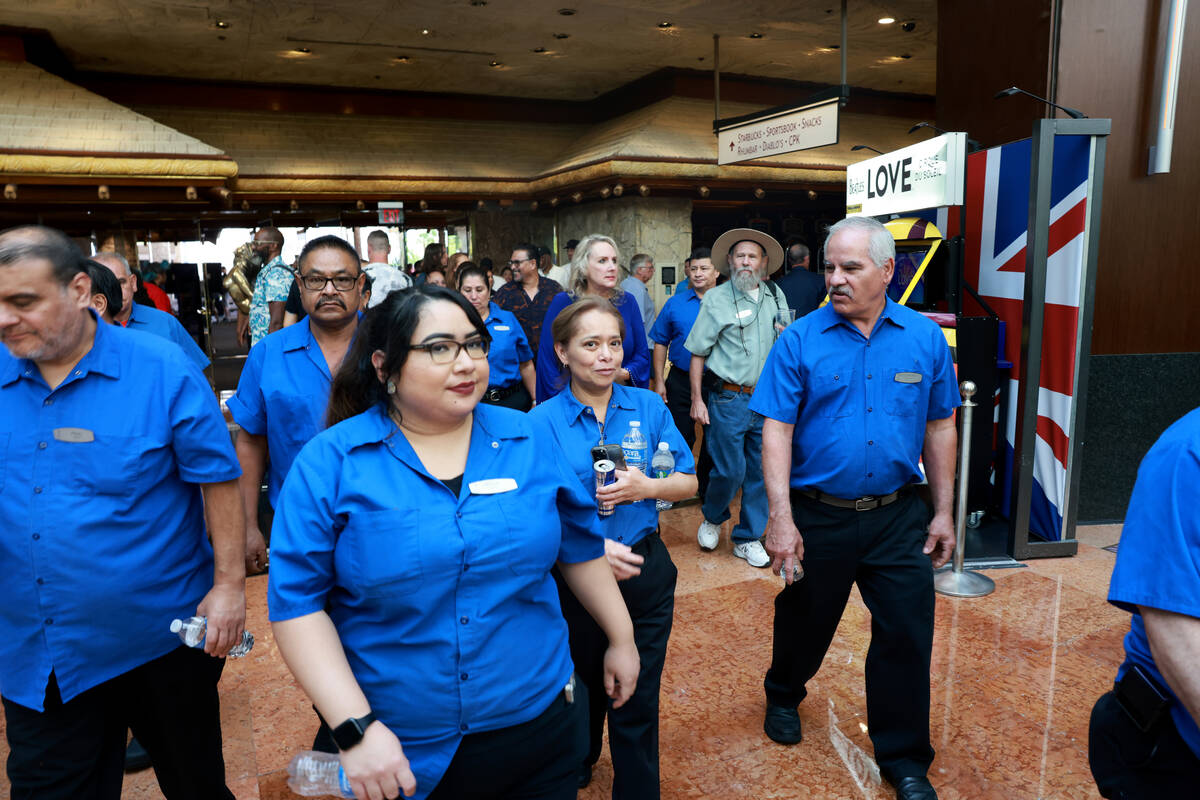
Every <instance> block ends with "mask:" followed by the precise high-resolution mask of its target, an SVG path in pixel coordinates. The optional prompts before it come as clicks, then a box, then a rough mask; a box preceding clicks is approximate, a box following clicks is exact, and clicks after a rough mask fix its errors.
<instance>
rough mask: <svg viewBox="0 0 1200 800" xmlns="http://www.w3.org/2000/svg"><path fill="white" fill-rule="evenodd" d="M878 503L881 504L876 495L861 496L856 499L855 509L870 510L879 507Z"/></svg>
mask: <svg viewBox="0 0 1200 800" xmlns="http://www.w3.org/2000/svg"><path fill="white" fill-rule="evenodd" d="M872 504H874V505H872ZM878 505H879V500H878V499H877V498H876V497H874V496H873V495H867V496H866V497H859V498H857V499H856V500H855V501H854V510H855V511H870V510H871V509H873V508H875V507H877V506H878Z"/></svg>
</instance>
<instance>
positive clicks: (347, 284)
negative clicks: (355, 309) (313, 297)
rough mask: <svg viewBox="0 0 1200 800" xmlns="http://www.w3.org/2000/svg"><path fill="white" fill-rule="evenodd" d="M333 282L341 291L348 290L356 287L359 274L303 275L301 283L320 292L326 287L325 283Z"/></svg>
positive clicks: (311, 290) (334, 286) (313, 290)
mask: <svg viewBox="0 0 1200 800" xmlns="http://www.w3.org/2000/svg"><path fill="white" fill-rule="evenodd" d="M327 283H332V284H333V288H335V289H337V290H338V291H339V292H348V291H350V290H351V289H353V288H354V284H356V283H358V276H357V275H334V276H332V277H329V276H326V275H301V276H300V285H301V286H303V287H304V288H305V289H308V290H309V291H310V292H320V291H322V290H324V289H325V284H327Z"/></svg>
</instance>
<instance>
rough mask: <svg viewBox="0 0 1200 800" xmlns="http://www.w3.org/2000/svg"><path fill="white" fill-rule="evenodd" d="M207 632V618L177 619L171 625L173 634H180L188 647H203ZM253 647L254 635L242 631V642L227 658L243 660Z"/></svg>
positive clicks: (230, 651) (231, 650)
mask: <svg viewBox="0 0 1200 800" xmlns="http://www.w3.org/2000/svg"><path fill="white" fill-rule="evenodd" d="M207 630H208V618H207V617H188V618H187V619H177V620H175V621H174V622H172V623H171V633H177V634H179V638H180V639H181V640H183V643H184V644H186V645H187V646H188V647H203V646H204V636H205V633H206V632H207ZM252 647H254V634H252V633H251V632H250V631H242V641H240V642H238V643H237V644H236V645H234V646H233V647H232V648H231V649H230V650H229V653H228V654H227V655H226V656H225V657H226V658H241V657H242V656H244V655H246V653H249V652H250V648H252Z"/></svg>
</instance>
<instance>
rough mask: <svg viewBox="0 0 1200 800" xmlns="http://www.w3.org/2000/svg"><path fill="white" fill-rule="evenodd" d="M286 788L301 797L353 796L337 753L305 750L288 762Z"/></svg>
mask: <svg viewBox="0 0 1200 800" xmlns="http://www.w3.org/2000/svg"><path fill="white" fill-rule="evenodd" d="M287 773H288V781H287V785H288V788H289V789H291V790H292V791H293V792H295V793H296V794H298V795H300V796H301V797H326V796H329V795H332V796H334V797H354V792H353V791H352V790H351V789H350V779H349V778H347V777H346V772H345V770H343V769H342V761H341V759H340V758H338V756H337V753H318V752H317V751H315V750H305V751H304V752H302V753H297V754H296V755H295V756H293V758H292V763H290V764H288V768H287Z"/></svg>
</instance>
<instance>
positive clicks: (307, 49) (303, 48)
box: [294, 47, 312, 55]
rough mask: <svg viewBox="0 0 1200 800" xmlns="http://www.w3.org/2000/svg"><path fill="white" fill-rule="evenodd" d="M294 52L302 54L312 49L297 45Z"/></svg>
mask: <svg viewBox="0 0 1200 800" xmlns="http://www.w3.org/2000/svg"><path fill="white" fill-rule="evenodd" d="M294 52H297V53H301V54H303V55H308V54H309V53H311V52H312V50H311V49H309V48H307V47H297V48H296V49H295V51H294Z"/></svg>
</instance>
